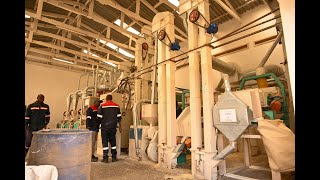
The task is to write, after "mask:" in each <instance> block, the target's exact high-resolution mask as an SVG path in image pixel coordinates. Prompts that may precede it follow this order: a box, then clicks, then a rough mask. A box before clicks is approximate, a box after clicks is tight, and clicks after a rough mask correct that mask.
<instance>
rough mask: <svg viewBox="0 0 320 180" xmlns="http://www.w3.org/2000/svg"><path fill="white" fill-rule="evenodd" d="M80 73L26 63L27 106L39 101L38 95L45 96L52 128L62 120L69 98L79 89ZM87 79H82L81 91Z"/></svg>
mask: <svg viewBox="0 0 320 180" xmlns="http://www.w3.org/2000/svg"><path fill="white" fill-rule="evenodd" d="M80 75H81V74H80V73H76V72H69V71H66V70H59V69H55V68H49V67H43V66H39V65H34V64H29V63H25V104H26V105H27V106H28V105H29V104H31V103H33V102H34V101H36V100H37V95H38V94H43V95H44V96H45V100H44V102H45V103H46V104H48V105H49V106H50V112H51V120H50V123H49V126H50V128H54V127H55V126H56V123H57V122H58V121H60V120H61V119H62V114H63V112H64V111H65V110H66V107H67V96H68V95H69V94H70V93H73V92H75V91H76V90H77V89H78V83H79V78H80ZM85 79H86V78H82V80H81V87H80V89H82V88H84V86H83V85H85V84H86V80H85Z"/></svg>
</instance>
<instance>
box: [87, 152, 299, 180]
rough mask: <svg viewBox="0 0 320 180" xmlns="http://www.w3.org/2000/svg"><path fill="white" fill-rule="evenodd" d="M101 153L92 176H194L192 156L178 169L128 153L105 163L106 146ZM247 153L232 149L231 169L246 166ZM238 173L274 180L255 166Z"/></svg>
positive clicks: (260, 160)
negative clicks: (245, 157)
mask: <svg viewBox="0 0 320 180" xmlns="http://www.w3.org/2000/svg"><path fill="white" fill-rule="evenodd" d="M97 155H98V157H99V162H92V163H91V179H92V180H108V179H110V180H111V179H112V180H122V179H124V180H126V179H130V180H142V179H143V180H144V179H146V180H149V179H162V180H192V179H195V178H192V175H191V164H190V160H187V164H185V165H183V166H180V167H177V168H175V169H171V170H170V169H166V168H162V167H159V166H158V165H157V164H156V163H152V162H149V161H137V160H133V159H130V158H129V157H128V155H127V154H123V155H121V156H119V157H118V159H119V161H117V162H109V163H102V162H100V160H101V159H102V149H100V148H99V147H98V151H97ZM243 162H244V161H243V153H237V152H235V153H232V154H230V155H229V156H228V157H227V158H226V167H227V172H230V171H234V170H237V169H239V168H241V167H243V166H244V163H243ZM252 163H253V165H255V166H260V167H266V168H268V160H267V156H266V155H265V154H261V155H258V156H253V157H252ZM234 174H236V175H241V176H245V177H250V178H255V179H259V180H271V179H272V178H271V172H269V171H264V170H255V169H244V170H241V171H239V172H235V173H234ZM219 180H237V179H235V178H230V177H225V176H220V177H219ZM282 180H294V175H293V173H282Z"/></svg>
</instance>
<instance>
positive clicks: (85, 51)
mask: <svg viewBox="0 0 320 180" xmlns="http://www.w3.org/2000/svg"><path fill="white" fill-rule="evenodd" d="M83 52H84V53H86V54H88V51H87V50H86V49H84V50H83ZM89 55H91V56H94V57H100V56H98V55H96V54H93V53H91V52H90V54H89Z"/></svg>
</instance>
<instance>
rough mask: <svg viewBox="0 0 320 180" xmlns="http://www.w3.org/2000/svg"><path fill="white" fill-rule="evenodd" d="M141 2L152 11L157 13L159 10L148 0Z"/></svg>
mask: <svg viewBox="0 0 320 180" xmlns="http://www.w3.org/2000/svg"><path fill="white" fill-rule="evenodd" d="M141 2H142V3H143V4H144V5H145V6H147V7H148V8H149V9H150V10H151V11H152V12H154V13H155V14H157V13H158V12H159V11H158V10H157V9H156V8H154V7H153V6H152V5H151V4H149V2H148V1H146V0H141Z"/></svg>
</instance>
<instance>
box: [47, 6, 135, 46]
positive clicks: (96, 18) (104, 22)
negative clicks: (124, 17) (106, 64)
mask: <svg viewBox="0 0 320 180" xmlns="http://www.w3.org/2000/svg"><path fill="white" fill-rule="evenodd" d="M47 3H49V4H51V5H54V6H56V7H59V8H62V9H64V10H67V11H71V12H73V13H75V14H78V15H81V16H85V17H87V18H89V19H91V20H93V21H95V22H97V23H100V24H102V25H104V26H110V27H111V28H112V29H114V30H116V31H118V32H119V33H120V34H123V35H124V36H127V37H128V38H130V36H133V37H134V38H133V40H135V41H136V39H137V38H139V36H138V35H136V34H134V33H131V32H129V31H127V30H124V29H123V28H121V27H119V26H117V25H115V24H113V23H111V22H109V21H108V20H106V19H104V18H102V17H101V16H99V15H98V14H97V13H94V12H93V14H92V17H89V16H88V15H89V13H88V12H86V11H81V10H79V9H76V8H72V7H70V6H66V5H63V3H61V2H58V1H54V0H47ZM86 10H87V11H88V9H86Z"/></svg>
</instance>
